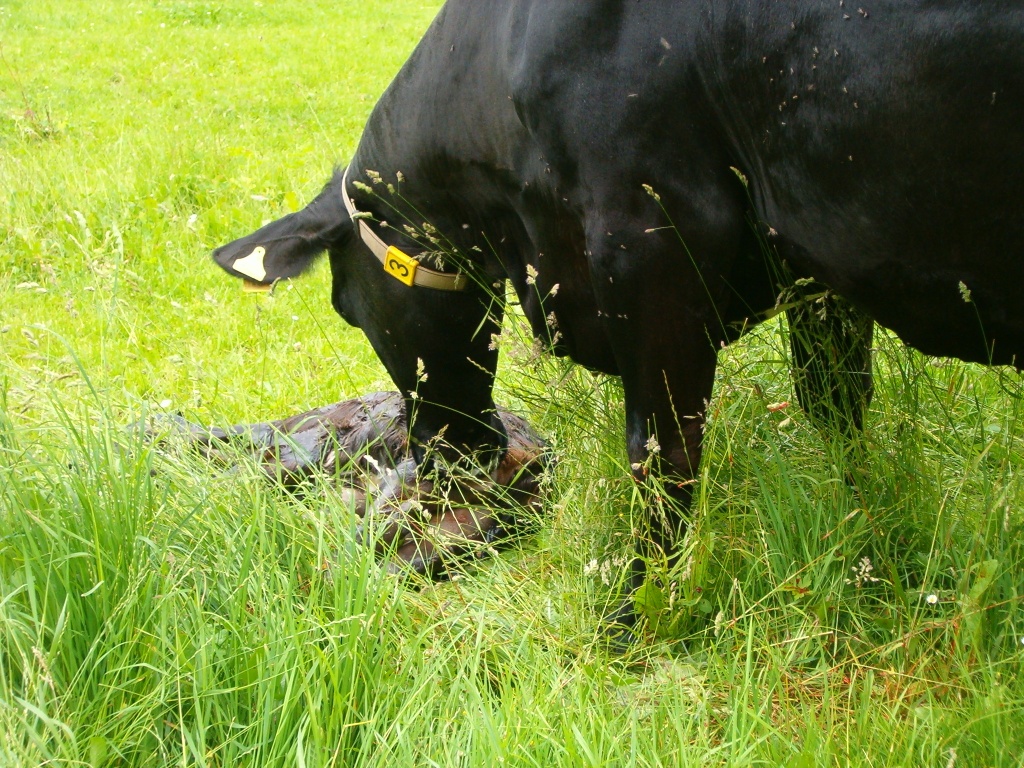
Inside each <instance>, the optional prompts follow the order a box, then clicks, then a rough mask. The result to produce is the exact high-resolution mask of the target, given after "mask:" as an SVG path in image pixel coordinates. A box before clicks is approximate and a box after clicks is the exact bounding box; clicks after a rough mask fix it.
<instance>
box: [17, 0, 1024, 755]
mask: <svg viewBox="0 0 1024 768" xmlns="http://www.w3.org/2000/svg"><path fill="white" fill-rule="evenodd" d="M437 6H438V3H436V2H414V1H413V0H392V1H391V2H382V1H378V2H372V3H359V4H357V3H349V2H342V3H339V2H336V1H332V2H328V1H327V0H319V1H312V2H303V3H295V2H284V0H276V1H275V0H263V2H262V4H261V3H257V2H251V1H250V0H245V1H243V0H220V1H219V2H215V1H213V0H209V1H205V2H204V1H202V0H146V1H145V2H142V1H140V2H113V0H97V1H96V2H92V3H86V2H82V1H80V0H49V1H48V0H20V1H19V0H0V52H2V56H3V58H2V61H0V766H4V767H5V768H6V766H8V765H10V766H30V765H38V764H46V765H68V766H71V765H91V766H118V765H146V766H156V765H175V766H186V765H187V766H192V765H203V766H231V765H253V766H270V765H295V766H317V765H441V766H449V765H466V766H492V765H523V766H557V765H572V766H576V765H602V766H603V765H623V766H661V765H664V766H677V765H681V766H687V765H730V766H747V765H769V766H776V765H792V766H818V765H836V766H846V765H864V766H883V765H893V766H903V765H915V766H916V765H928V766H945V765H954V764H955V765H960V766H1020V765H1022V764H1024V759H1022V755H1024V677H1022V674H1021V673H1022V671H1024V670H1022V669H1021V667H1022V661H1024V644H1022V642H1021V640H1022V638H1024V615H1022V612H1021V599H1022V594H1024V553H1022V551H1021V548H1022V547H1024V536H1022V527H1024V516H1022V514H1021V508H1022V506H1024V482H1022V479H1021V477H1020V475H1019V467H1020V466H1021V458H1022V456H1021V454H1022V438H1024V423H1022V416H1024V414H1022V407H1024V406H1022V405H1021V397H1022V395H1024V389H1022V387H1021V384H1020V382H1019V379H1018V378H1017V377H1016V376H1015V375H1011V374H1008V373H1006V372H1005V371H986V370H984V369H981V368H979V367H976V366H968V365H964V364H961V363H958V362H948V361H935V360H931V359H925V358H923V357H921V356H920V355H918V354H916V353H913V352H911V351H908V350H906V349H905V348H903V347H902V346H901V345H900V344H899V342H898V341H897V340H895V339H893V338H891V337H889V336H887V335H885V334H881V335H880V338H879V339H878V342H877V346H878V352H877V354H876V360H875V370H876V376H877V387H876V396H875V400H874V403H873V405H872V409H871V413H870V414H869V417H868V423H867V430H866V434H865V444H866V459H865V463H866V472H865V479H864V480H863V482H861V483H860V486H859V488H858V490H857V491H856V492H855V491H853V490H852V489H851V488H850V487H849V486H848V485H847V484H846V483H845V481H844V472H845V470H844V469H843V467H844V461H843V457H842V451H843V446H842V444H841V443H839V442H838V441H834V440H824V439H822V436H821V435H819V434H818V433H817V432H816V431H815V430H814V429H813V428H812V427H811V426H810V425H809V423H808V422H807V420H806V418H805V417H803V415H802V414H801V413H800V412H799V411H798V409H796V408H795V406H794V407H790V408H786V409H783V410H778V411H770V410H769V409H768V407H767V406H768V405H769V404H772V403H779V402H782V401H792V400H793V395H792V392H791V385H790V383H789V378H788V369H787V363H786V360H785V357H786V356H785V354H784V352H783V350H785V349H786V348H787V347H786V343H785V339H784V336H783V333H784V329H782V328H781V327H780V326H778V325H776V324H775V323H770V324H766V325H765V326H764V327H762V328H759V329H757V331H756V332H755V333H753V334H751V335H750V336H749V337H747V338H746V339H744V340H743V341H742V342H741V343H739V344H736V345H734V346H733V347H732V348H731V349H729V350H727V351H726V352H725V353H723V355H722V366H721V372H720V376H719V381H718V383H717V386H716V391H715V397H714V401H713V403H712V405H711V419H710V422H709V425H708V431H707V451H706V456H705V462H704V465H703V467H702V472H701V478H700V484H699V485H698V490H697V493H696V497H695V502H694V509H693V524H692V527H691V531H690V534H689V536H688V538H687V541H686V543H685V547H686V552H685V556H684V558H683V561H684V564H685V568H684V572H683V573H677V574H676V579H675V580H674V583H675V584H676V588H675V590H674V591H673V592H671V593H669V594H664V593H662V592H660V591H658V590H657V589H655V588H654V587H651V588H650V589H649V590H648V591H647V594H646V598H645V610H646V612H647V613H648V615H649V618H650V622H649V629H648V631H647V634H646V635H645V637H644V638H643V642H642V643H641V645H640V646H639V647H638V648H637V649H636V650H635V651H634V652H633V653H631V654H629V655H627V656H626V657H624V658H615V657H610V656H609V655H608V654H607V653H606V652H605V651H604V650H603V649H602V646H601V644H600V643H599V642H597V636H598V632H599V627H598V621H597V617H598V616H599V615H600V614H601V613H602V611H604V610H605V609H606V607H607V606H608V605H609V604H610V603H611V602H612V601H614V600H615V596H616V583H617V581H618V579H620V578H621V575H622V573H621V571H622V568H621V566H622V563H623V561H624V557H625V555H626V553H627V552H628V551H629V549H628V548H629V539H630V536H629V532H630V530H631V527H632V521H633V519H634V516H636V515H639V514H640V512H641V509H642V504H641V500H640V499H639V498H638V495H637V492H636V489H635V488H634V487H633V484H632V482H631V481H629V480H627V479H626V474H627V473H626V472H625V467H626V463H627V462H626V459H625V452H624V448H623V441H622V403H621V401H622V396H621V390H620V389H619V387H618V385H617V383H616V382H615V381H613V380H610V379H607V378H602V377H593V376H591V375H590V374H588V373H586V372H584V371H581V370H579V369H573V368H570V367H568V366H566V365H563V364H562V363H560V362H558V361H553V360H550V359H540V360H535V359H532V357H531V355H530V353H529V349H528V345H526V344H524V343H512V344H510V345H509V348H508V349H507V350H506V355H505V357H504V359H503V362H502V372H501V377H500V384H499V389H500V393H499V398H498V399H499V400H500V401H501V402H503V403H505V404H508V405H510V406H513V407H515V408H518V409H521V410H522V411H523V412H524V413H525V414H526V415H527V416H528V417H529V418H530V419H531V420H532V421H533V422H534V423H536V424H537V425H538V426H540V427H541V428H542V429H543V430H544V431H545V433H546V434H548V435H549V436H550V438H551V440H552V443H553V445H554V447H555V450H556V452H557V455H558V457H559V462H560V463H559V466H558V468H557V470H556V471H555V472H554V474H553V477H552V479H551V488H550V501H549V503H548V504H547V506H546V509H545V519H544V521H543V525H542V527H541V530H540V532H539V533H538V534H537V535H536V536H534V537H532V538H531V539H529V540H528V541H526V542H525V543H524V544H523V546H522V547H521V548H519V549H515V550H513V551H511V552H508V553H505V554H503V555H502V556H500V557H498V558H495V559H492V560H489V561H486V562H484V563H482V564H480V565H478V566H475V567H473V568H469V569H467V571H466V573H465V574H464V575H463V576H462V577H461V578H459V579H457V580H456V581H454V582H452V583H448V584H442V585H416V584H410V583H408V582H403V581H401V580H399V579H397V578H395V577H393V576H389V575H387V574H386V573H384V572H383V571H382V570H381V569H380V568H379V567H378V566H377V565H376V564H375V563H374V561H373V558H372V557H371V556H370V555H369V553H367V552H366V551H365V550H363V549H361V548H359V547H357V546H356V545H355V543H354V534H353V521H352V515H351V514H350V512H349V510H348V509H347V508H346V506H345V504H344V503H343V501H342V500H341V499H340V497H339V495H338V494H337V493H336V491H334V490H333V489H332V488H330V487H328V486H327V485H326V484H325V485H324V486H322V487H321V488H319V489H318V491H319V492H317V493H313V494H310V495H309V496H307V497H306V498H304V499H297V498H294V497H290V496H287V495H285V494H283V493H281V492H279V491H277V490H275V489H274V488H272V487H270V486H269V485H268V484H266V482H265V481H264V480H263V479H261V478H260V476H259V474H258V473H257V471H256V470H255V469H245V468H243V469H242V470H241V471H239V472H237V473H233V474H224V473H222V472H219V471H218V470H217V468H215V467H211V466H208V465H206V464H205V463H204V462H203V461H201V460H199V459H197V458H196V457H192V456H189V455H187V454H184V453H181V452H179V451H177V450H175V449H174V448H173V447H170V448H167V449H161V450H159V451H158V450H154V449H152V448H151V447H148V446H146V445H143V444H141V442H140V440H139V438H138V436H137V435H135V434H133V433H132V431H130V430H127V429H125V425H127V424H130V423H131V422H133V421H135V420H136V419H138V418H140V417H141V416H142V415H144V414H145V413H148V412H153V411H166V410H180V411H182V412H183V413H184V414H185V415H186V416H188V417H190V418H192V419H194V420H197V421H201V422H204V423H233V422H239V421H249V422H255V421H258V420H262V419H266V418H273V417H280V416H284V415H289V414H292V413H296V412H298V411H300V410H304V409H307V408H310V407H313V406H315V405H319V404H322V403H327V402H331V401H334V400H338V399H341V398H345V397H352V396H356V395H358V394H362V393H364V392H366V391H369V390H372V389H389V388H390V383H389V382H388V381H387V378H386V375H385V374H384V372H383V370H382V369H381V367H380V366H379V364H378V363H377V362H376V360H375V359H374V358H373V355H372V353H371V352H370V351H369V348H368V347H367V345H366V344H365V342H364V341H363V339H362V337H361V335H360V334H359V333H358V332H356V331H353V330H351V329H349V328H347V326H345V325H344V323H343V322H342V321H341V320H340V319H338V318H336V317H335V316H334V315H333V313H332V312H330V310H329V309H328V301H327V270H326V265H321V266H320V267H319V268H318V269H317V270H316V271H315V272H314V273H313V274H312V275H311V276H310V277H309V278H306V279H303V280H302V281H298V282H295V283H293V284H292V285H290V286H288V287H286V288H283V289H279V290H278V291H277V292H276V293H275V295H273V296H271V297H253V296H243V295H242V294H241V293H240V292H239V289H238V286H237V284H236V283H235V282H233V281H232V280H230V279H229V278H227V277H226V276H225V275H223V274H222V273H221V272H220V270H218V269H217V268H216V267H215V266H214V265H213V264H212V262H211V261H210V260H209V258H208V254H209V251H210V250H211V249H212V248H213V247H215V246H216V245H218V244H221V243H223V242H226V241H227V240H230V239H232V238H234V237H237V236H239V235H242V234H245V233H247V232H249V231H251V230H252V229H254V228H255V227H257V226H258V225H259V224H260V223H261V222H262V221H264V220H267V219H271V218H275V217H277V216H280V215H281V214H283V213H285V212H287V211H289V210H293V209H295V208H296V207H298V206H300V205H301V204H302V203H303V202H304V201H305V200H307V199H308V198H310V197H311V196H312V195H313V194H314V193H315V192H316V191H317V190H318V189H319V187H320V185H321V184H322V183H323V182H324V181H325V180H326V179H327V177H328V174H329V171H330V169H331V167H332V165H333V164H335V163H337V162H339V161H343V160H344V159H345V158H347V157H348V155H349V154H350V153H351V151H352V149H353V147H354V146H355V142H356V140H357V138H358V134H359V130H360V128H361V126H362V123H363V121H364V120H365V118H366V116H367V114H368V112H369V109H370V107H371V106H372V104H373V102H374V101H375V99H376V98H377V96H378V95H379V94H380V92H381V91H382V90H383V88H384V87H385V86H386V84H387V82H388V81H389V80H390V78H391V77H392V76H393V74H394V72H395V71H396V70H397V68H398V67H399V66H400V64H401V62H402V61H403V60H404V58H405V57H406V56H407V55H408V52H409V51H410V50H411V48H412V46H413V45H414V44H415V41H416V40H417V39H418V37H419V35H420V33H421V32H422V30H423V29H424V28H425V26H426V24H427V23H428V22H429V19H430V18H431V16H432V15H433V13H434V12H435V11H436V8H437ZM515 331H516V329H515V328H512V329H510V335H511V336H513V337H514V336H515V335H516V333H515ZM864 558H867V561H868V562H870V564H871V568H872V570H871V571H870V572H865V571H864V569H863V566H862V563H863V562H864ZM872 579H877V581H873V580H872ZM932 596H934V599H932Z"/></svg>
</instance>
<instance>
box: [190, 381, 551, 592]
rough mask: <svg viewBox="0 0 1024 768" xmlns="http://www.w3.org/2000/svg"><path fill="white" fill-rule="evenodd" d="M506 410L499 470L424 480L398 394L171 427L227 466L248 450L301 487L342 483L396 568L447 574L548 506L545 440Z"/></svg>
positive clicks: (369, 535) (367, 531)
mask: <svg viewBox="0 0 1024 768" xmlns="http://www.w3.org/2000/svg"><path fill="white" fill-rule="evenodd" d="M499 416H500V417H501V421H502V423H503V424H504V426H505V430H506V432H507V433H508V451H507V452H506V454H505V457H504V459H503V460H502V461H501V463H500V464H499V465H498V466H497V467H496V468H495V469H494V470H493V471H491V472H490V473H489V474H482V473H481V474H479V475H469V474H465V473H460V474H450V475H445V476H443V477H441V478H435V479H422V478H417V477H416V465H415V462H414V461H413V460H412V458H411V457H410V455H409V450H408V425H407V422H406V415H405V408H404V406H403V403H402V398H401V396H400V395H399V394H398V393H397V392H376V393H374V394H371V395H366V396H365V397H359V398H355V399H353V400H345V401H343V402H340V403H335V404H333V405H325V406H323V407H320V408H316V409H315V410H312V411H307V412H306V413H300V414H299V415H297V416H292V417H290V418H287V419H280V420H277V421H269V422H263V423H260V424H250V425H237V426H234V427H229V428H228V429H220V428H217V427H212V428H209V429H207V428H204V427H201V426H199V425H197V424H193V423H191V422H188V421H185V420H184V419H182V418H181V417H177V416H176V417H172V418H171V424H172V428H173V429H174V431H176V432H178V433H180V434H182V435H184V436H185V438H186V440H187V441H188V442H189V443H190V444H191V445H193V446H194V447H196V448H197V449H198V450H199V451H200V452H201V453H202V454H203V455H205V456H208V457H211V458H216V459H217V460H219V461H222V462H224V463H226V464H231V463H236V462H237V461H238V457H239V452H244V453H249V454H251V455H252V456H253V458H254V459H255V460H256V461H257V462H258V463H259V466H260V468H261V469H262V470H263V472H265V473H266V475H267V476H268V477H269V478H271V479H274V480H276V481H278V482H280V483H281V484H282V485H283V486H284V487H286V488H289V489H291V490H295V491H299V490H301V487H302V485H303V484H304V481H306V480H308V479H310V478H313V477H317V476H319V477H327V478H331V479H333V480H334V482H335V483H336V484H337V486H338V487H339V489H340V490H341V491H342V495H343V497H344V498H345V500H346V502H347V503H348V504H349V505H350V506H351V508H352V509H353V510H354V511H355V513H356V514H357V515H358V516H359V517H360V518H362V525H361V526H360V538H361V539H362V540H364V541H366V542H367V543H371V542H372V543H373V545H374V546H375V547H376V549H377V551H378V552H379V553H380V554H381V555H382V556H384V557H386V558H387V560H388V567H389V568H392V569H396V570H402V569H404V568H412V569H413V570H415V571H416V572H418V573H421V574H426V575H430V576H441V575H444V574H445V572H446V567H447V565H449V564H451V563H453V562H455V561H457V560H460V559H466V558H471V557H480V556H483V555H485V554H486V553H487V552H488V550H490V549H491V546H492V545H493V544H495V543H498V542H500V541H501V540H503V539H506V538H508V537H509V536H510V535H512V534H514V533H516V532H519V531H521V530H522V529H523V528H524V527H526V526H528V525H529V522H530V520H531V519H535V517H536V513H538V512H539V511H540V508H541V503H540V478H541V474H542V473H543V471H544V469H545V467H546V466H547V462H548V457H547V455H546V453H545V446H544V442H543V440H541V438H540V437H539V436H538V435H537V434H536V433H535V432H534V431H533V430H532V429H531V428H530V425H529V424H527V423H526V421H524V420H523V419H521V418H519V417H518V416H515V415H513V414H511V413H508V412H507V411H504V410H499ZM524 508H525V510H524ZM526 510H533V514H529V513H528V514H526V515H524V514H523V513H524V511H526Z"/></svg>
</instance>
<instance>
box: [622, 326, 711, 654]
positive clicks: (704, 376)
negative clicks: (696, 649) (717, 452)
mask: <svg viewBox="0 0 1024 768" xmlns="http://www.w3.org/2000/svg"><path fill="white" fill-rule="evenodd" d="M659 359H660V361H661V362H660V363H659ZM715 363H716V355H715V350H714V348H713V347H712V345H711V344H710V343H709V342H708V339H707V337H706V335H701V334H696V333H695V334H693V337H692V340H688V343H685V344H680V345H679V346H678V347H677V354H676V355H672V356H665V357H662V356H660V355H654V356H653V357H652V358H651V359H646V360H642V362H641V363H640V365H638V369H637V370H635V371H625V372H624V373H623V388H624V391H625V399H626V447H627V453H628V456H629V461H630V464H631V471H632V474H633V478H634V480H635V481H636V482H638V483H641V484H642V485H643V488H644V492H645V497H646V510H645V514H644V515H643V516H642V518H641V521H640V523H639V525H638V526H637V528H636V530H635V531H634V536H635V553H634V557H633V559H632V561H631V564H630V574H629V578H628V581H627V593H626V594H625V595H624V599H623V602H622V604H621V605H620V606H619V607H618V609H617V610H616V611H615V612H614V613H613V614H612V615H611V616H610V617H609V621H608V625H609V633H610V635H611V638H612V641H613V642H614V643H615V644H616V645H625V644H628V643H630V642H631V641H632V639H633V636H632V629H633V627H634V626H635V625H636V623H637V620H638V618H639V613H638V610H637V606H636V603H635V595H636V592H637V590H638V589H639V588H640V587H641V586H642V585H643V583H644V581H645V580H646V578H647V572H648V564H649V563H662V564H665V565H667V566H668V568H669V569H671V567H672V566H673V565H674V564H675V562H676V560H677V558H678V555H679V549H680V544H681V542H682V539H683V536H684V534H685V533H686V526H687V517H688V512H689V509H690V502H691V499H692V496H693V489H694V483H695V481H696V478H697V473H698V470H699V467H700V460H701V451H702V444H703V438H704V419H705V410H706V408H707V403H708V400H709V399H710V397H711V390H712V386H713V383H714V375H715Z"/></svg>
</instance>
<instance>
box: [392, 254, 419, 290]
mask: <svg viewBox="0 0 1024 768" xmlns="http://www.w3.org/2000/svg"><path fill="white" fill-rule="evenodd" d="M419 266H420V263H419V262H418V261H416V259H414V258H412V257H411V256H406V255H405V254H404V253H402V252H401V251H400V250H398V249H397V248H395V246H393V245H392V246H389V247H388V250H387V253H385V254H384V271H385V272H387V273H388V274H389V275H391V276H392V277H393V278H395V279H396V280H398V281H399V282H401V283H405V284H406V285H408V286H412V285H413V283H414V282H415V280H416V270H417V269H418V268H419Z"/></svg>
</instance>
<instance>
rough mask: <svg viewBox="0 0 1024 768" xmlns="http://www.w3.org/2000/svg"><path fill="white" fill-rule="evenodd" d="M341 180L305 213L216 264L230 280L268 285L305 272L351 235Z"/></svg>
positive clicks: (221, 253)
mask: <svg viewBox="0 0 1024 768" xmlns="http://www.w3.org/2000/svg"><path fill="white" fill-rule="evenodd" d="M341 179H342V177H341V174H340V173H335V174H334V178H332V179H331V181H330V182H328V184H327V186H326V187H324V189H323V191H322V192H321V193H320V194H319V195H317V197H316V199H315V200H313V202H311V203H310V204H309V205H307V206H306V207H305V208H303V209H302V210H301V211H296V212H295V213H290V214H288V215H287V216H285V217H284V218H283V219H278V220H277V221H273V222H271V223H270V224H267V225H266V226H264V227H261V228H260V229H258V230H256V231H255V232H253V233H252V234H251V235H246V236H245V237H243V238H240V239H238V240H235V241H233V242H230V243H228V244H227V245H222V246H221V247H220V248H218V249H217V250H215V251H214V252H213V259H214V261H216V262H217V263H218V264H220V265H221V266H222V267H223V268H224V269H225V270H226V271H227V272H228V273H229V274H232V275H234V276H235V277H242V278H245V279H246V280H249V281H251V282H254V283H260V284H262V285H269V284H270V283H273V282H274V281H275V280H282V279H285V278H289V277H295V276H296V275H299V274H302V273H303V272H305V271H306V270H307V269H308V268H309V267H310V266H311V265H312V264H313V261H314V260H315V259H316V257H317V256H319V255H320V254H321V253H323V252H324V251H325V250H327V248H329V247H330V246H332V245H338V244H340V243H341V242H342V241H343V240H344V239H345V238H346V237H348V236H349V235H350V234H351V232H352V220H351V219H350V218H349V215H348V212H347V211H346V210H345V203H344V200H343V199H342V197H341V195H342V188H341V187H342V181H341Z"/></svg>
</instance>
